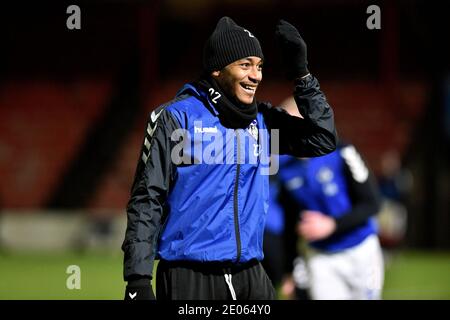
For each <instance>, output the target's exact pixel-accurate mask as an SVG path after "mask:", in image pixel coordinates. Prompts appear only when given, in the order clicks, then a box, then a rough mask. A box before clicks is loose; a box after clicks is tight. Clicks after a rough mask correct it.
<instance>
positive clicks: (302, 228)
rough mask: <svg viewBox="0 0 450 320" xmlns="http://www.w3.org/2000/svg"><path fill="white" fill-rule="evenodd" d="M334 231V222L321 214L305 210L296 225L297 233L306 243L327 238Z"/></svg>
mask: <svg viewBox="0 0 450 320" xmlns="http://www.w3.org/2000/svg"><path fill="white" fill-rule="evenodd" d="M335 230H336V221H335V220H334V219H333V218H332V217H330V216H327V215H325V214H323V213H322V212H319V211H312V210H305V211H302V213H301V220H300V222H299V223H298V225H297V232H298V233H299V234H300V235H301V236H302V237H304V238H305V239H306V240H307V241H317V240H322V239H325V238H327V237H329V236H330V235H331V234H332V233H333V232H334V231H335Z"/></svg>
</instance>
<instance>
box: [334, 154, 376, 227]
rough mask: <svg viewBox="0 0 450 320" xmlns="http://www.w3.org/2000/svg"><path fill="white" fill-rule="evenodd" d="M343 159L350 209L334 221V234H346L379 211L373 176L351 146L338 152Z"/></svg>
mask: <svg viewBox="0 0 450 320" xmlns="http://www.w3.org/2000/svg"><path fill="white" fill-rule="evenodd" d="M340 152H341V156H342V158H343V159H344V174H345V178H346V182H347V186H348V192H349V195H350V198H351V202H352V209H351V210H350V211H349V212H347V213H345V214H344V215H342V216H341V217H339V218H338V219H336V230H335V232H334V233H335V234H338V233H342V232H346V231H348V230H351V229H353V228H355V227H357V226H358V225H361V224H363V223H365V222H366V221H367V219H369V218H370V217H371V216H373V215H376V214H377V213H378V211H379V209H380V201H381V200H380V194H379V191H378V188H377V184H376V181H375V178H374V176H373V174H372V173H371V172H370V170H369V168H368V167H367V166H366V164H365V163H364V161H363V159H362V158H361V156H360V154H359V153H358V152H357V151H356V149H355V147H354V146H352V145H348V146H345V147H344V148H342V149H341V150H340Z"/></svg>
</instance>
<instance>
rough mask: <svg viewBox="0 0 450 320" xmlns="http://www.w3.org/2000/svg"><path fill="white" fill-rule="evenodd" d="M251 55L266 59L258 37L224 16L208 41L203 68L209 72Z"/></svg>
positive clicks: (204, 52)
mask: <svg viewBox="0 0 450 320" xmlns="http://www.w3.org/2000/svg"><path fill="white" fill-rule="evenodd" d="M250 56H255V57H259V58H261V59H264V56H263V53H262V49H261V45H260V44H259V41H258V39H256V37H255V36H254V35H253V34H252V33H251V32H250V31H248V30H247V29H244V28H242V27H240V26H238V25H237V24H236V23H235V22H234V21H233V20H231V19H230V18H229V17H223V18H221V19H220V20H219V22H218V23H217V26H216V29H215V30H214V32H213V33H212V34H211V36H210V37H209V39H208V40H207V41H206V44H205V47H204V49H203V69H204V71H205V72H207V73H211V72H212V71H216V70H222V69H223V68H224V67H226V66H227V65H229V64H230V63H232V62H234V61H236V60H239V59H243V58H246V57H250Z"/></svg>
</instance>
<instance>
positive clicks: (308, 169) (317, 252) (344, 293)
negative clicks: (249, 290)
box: [279, 145, 384, 300]
mask: <svg viewBox="0 0 450 320" xmlns="http://www.w3.org/2000/svg"><path fill="white" fill-rule="evenodd" d="M279 178H280V180H281V181H282V184H283V186H284V187H285V188H286V190H287V191H288V192H289V194H290V196H291V197H292V199H293V200H294V201H295V202H296V203H297V205H298V208H296V210H295V212H297V214H299V222H298V224H297V232H298V234H299V235H300V236H301V237H302V238H303V239H305V240H306V241H307V242H308V248H307V252H306V261H307V267H308V268H307V269H308V277H309V279H308V282H309V285H310V295H311V298H312V299H332V300H334V299H380V298H381V292H382V284H383V277H384V265H383V257H382V252H381V247H380V243H379V239H378V236H377V226H376V223H375V218H374V217H375V215H376V214H377V213H378V211H379V209H380V196H379V192H378V187H377V185H376V182H375V179H374V177H373V174H372V173H371V172H370V170H369V168H368V167H367V165H366V164H365V162H364V161H363V159H362V157H361V155H360V154H359V153H358V151H357V150H356V148H355V147H354V146H353V145H339V146H338V148H337V150H336V151H334V152H332V153H330V154H328V155H325V156H323V157H317V158H311V159H305V158H303V159H298V158H294V157H288V156H283V157H282V158H281V159H280V171H279ZM288 214H289V213H288ZM294 214H295V213H294ZM299 262H300V263H301V261H299ZM293 280H294V281H295V280H296V279H295V273H294V277H293ZM290 281H292V280H290ZM301 282H302V280H301V279H297V283H298V284H300V283H301ZM303 282H304V281H303ZM284 286H286V287H289V286H288V285H287V284H284ZM291 287H292V286H291Z"/></svg>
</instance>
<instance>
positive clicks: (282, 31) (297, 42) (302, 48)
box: [275, 20, 309, 80]
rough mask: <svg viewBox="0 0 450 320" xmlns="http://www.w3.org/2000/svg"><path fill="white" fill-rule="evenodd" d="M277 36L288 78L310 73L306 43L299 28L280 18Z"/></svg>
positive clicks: (276, 31)
mask: <svg viewBox="0 0 450 320" xmlns="http://www.w3.org/2000/svg"><path fill="white" fill-rule="evenodd" d="M275 36H276V38H277V41H278V44H279V46H280V48H281V54H282V57H283V63H284V65H285V68H286V71H287V77H288V79H289V80H293V79H295V78H300V77H303V76H306V75H307V74H308V73H309V71H308V68H307V66H308V61H307V59H306V58H307V55H306V43H305V41H304V40H303V38H302V37H301V36H300V33H299V32H298V30H297V29H296V28H295V27H294V26H293V25H292V24H290V23H289V22H287V21H285V20H280V21H278V24H277V26H276V28H275Z"/></svg>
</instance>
